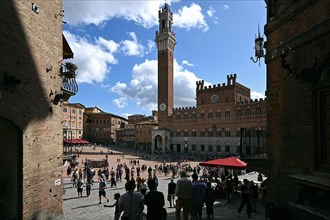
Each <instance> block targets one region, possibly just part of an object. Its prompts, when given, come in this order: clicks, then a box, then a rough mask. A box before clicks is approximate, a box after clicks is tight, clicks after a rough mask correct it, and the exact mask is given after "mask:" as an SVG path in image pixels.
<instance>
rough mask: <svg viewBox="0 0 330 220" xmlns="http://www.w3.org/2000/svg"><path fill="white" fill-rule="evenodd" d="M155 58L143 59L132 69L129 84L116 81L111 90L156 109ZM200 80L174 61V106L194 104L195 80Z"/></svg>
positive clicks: (149, 109)
mask: <svg viewBox="0 0 330 220" xmlns="http://www.w3.org/2000/svg"><path fill="white" fill-rule="evenodd" d="M157 63H158V62H157V60H148V59H147V60H145V61H144V62H143V63H140V64H136V65H135V66H134V67H133V70H132V79H131V82H130V83H129V84H126V83H121V82H118V83H117V84H116V85H115V86H113V87H112V88H111V91H112V92H114V93H117V94H118V95H119V96H121V97H125V98H127V99H130V100H133V101H135V102H136V103H137V105H139V106H140V107H141V108H142V109H145V110H148V111H151V110H155V109H157ZM197 80H200V79H199V78H197V77H196V75H195V74H194V73H193V72H190V71H188V70H185V69H184V68H183V67H182V66H180V65H179V64H178V63H177V61H176V60H175V61H174V106H175V107H189V106H195V105H196V101H195V96H196V94H195V93H196V81H197Z"/></svg>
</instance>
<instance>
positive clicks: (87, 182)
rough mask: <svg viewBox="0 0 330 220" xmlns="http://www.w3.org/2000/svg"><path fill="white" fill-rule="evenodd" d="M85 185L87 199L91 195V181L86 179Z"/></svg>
mask: <svg viewBox="0 0 330 220" xmlns="http://www.w3.org/2000/svg"><path fill="white" fill-rule="evenodd" d="M85 185H86V196H87V197H88V196H90V194H91V189H92V185H93V182H92V180H91V179H87V181H86V184H85Z"/></svg>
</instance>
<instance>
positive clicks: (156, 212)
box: [144, 179, 167, 220]
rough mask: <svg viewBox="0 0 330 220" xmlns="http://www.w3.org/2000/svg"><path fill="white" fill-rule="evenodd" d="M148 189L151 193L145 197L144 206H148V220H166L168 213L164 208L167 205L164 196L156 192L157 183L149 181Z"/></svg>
mask: <svg viewBox="0 0 330 220" xmlns="http://www.w3.org/2000/svg"><path fill="white" fill-rule="evenodd" d="M148 187H149V190H150V191H149V192H148V193H147V194H146V195H145V196H144V204H145V205H146V206H147V220H155V219H157V220H165V219H166V216H167V213H166V210H165V209H164V208H163V207H164V205H165V199H164V194H163V193H162V192H158V191H157V190H156V182H155V181H154V180H153V179H150V180H149V181H148ZM164 210H165V211H164ZM165 213H166V214H165Z"/></svg>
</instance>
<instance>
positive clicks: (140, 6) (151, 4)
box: [63, 0, 209, 31]
mask: <svg viewBox="0 0 330 220" xmlns="http://www.w3.org/2000/svg"><path fill="white" fill-rule="evenodd" d="M174 2H178V0H173V1H168V4H171V3H174ZM162 5H163V1H88V0H75V1H72V0H64V1H63V9H64V10H65V12H64V14H65V17H64V21H65V22H67V24H68V25H74V26H77V25H81V24H85V25H88V24H94V25H96V26H103V25H104V24H105V23H107V22H108V21H109V20H111V19H113V18H120V19H125V20H127V21H132V22H135V23H136V24H138V25H141V26H143V27H145V28H151V27H153V26H157V25H158V10H159V9H160V7H161V6H162ZM172 11H173V10H172ZM173 17H174V24H173V25H174V26H176V27H179V28H184V29H187V30H190V28H197V29H202V30H203V31H207V30H208V28H209V27H208V25H207V23H206V21H205V19H204V15H203V13H202V9H201V7H200V6H199V5H197V4H195V3H192V4H191V5H190V6H189V7H188V6H183V7H182V8H181V9H179V11H178V13H175V12H174V11H173Z"/></svg>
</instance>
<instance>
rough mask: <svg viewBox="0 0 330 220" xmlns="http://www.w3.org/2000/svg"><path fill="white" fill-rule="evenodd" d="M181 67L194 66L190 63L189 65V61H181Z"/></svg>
mask: <svg viewBox="0 0 330 220" xmlns="http://www.w3.org/2000/svg"><path fill="white" fill-rule="evenodd" d="M181 65H186V66H195V65H194V64H192V63H189V61H187V60H183V61H182V62H181Z"/></svg>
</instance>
